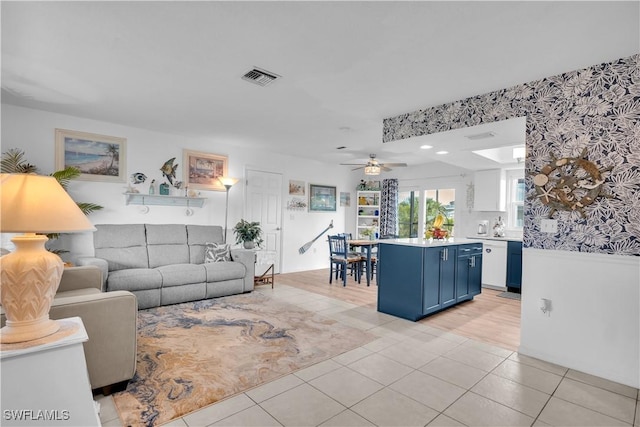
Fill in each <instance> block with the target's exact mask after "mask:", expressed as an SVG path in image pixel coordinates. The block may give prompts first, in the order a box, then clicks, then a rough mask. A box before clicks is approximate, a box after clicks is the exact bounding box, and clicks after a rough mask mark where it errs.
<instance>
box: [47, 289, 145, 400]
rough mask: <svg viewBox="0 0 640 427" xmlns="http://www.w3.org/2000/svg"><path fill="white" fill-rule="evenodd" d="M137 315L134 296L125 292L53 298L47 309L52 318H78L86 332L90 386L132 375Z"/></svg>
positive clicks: (85, 347) (116, 381) (96, 386)
mask: <svg viewBox="0 0 640 427" xmlns="http://www.w3.org/2000/svg"><path fill="white" fill-rule="evenodd" d="M137 314H138V304H137V301H136V297H135V295H134V294H132V293H131V292H128V291H114V292H101V293H98V292H95V293H89V294H86V295H77V294H72V295H70V296H61V297H57V298H55V299H54V302H53V305H52V307H51V310H50V311H49V316H50V317H51V318H52V319H65V318H68V317H75V316H79V317H80V318H81V319H82V323H83V324H84V327H85V329H86V330H87V335H89V340H88V341H86V342H85V343H84V344H83V346H84V353H85V357H86V359H87V369H88V371H89V381H90V383H91V388H92V389H96V388H100V387H104V386H108V385H111V384H116V383H119V382H121V381H127V380H130V379H131V378H133V375H134V374H135V371H136V350H137V347H136V346H137V341H136V340H137V335H136V333H137V331H136V329H137V328H136V320H137Z"/></svg>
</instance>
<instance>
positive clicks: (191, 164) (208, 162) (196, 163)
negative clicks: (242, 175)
mask: <svg viewBox="0 0 640 427" xmlns="http://www.w3.org/2000/svg"><path fill="white" fill-rule="evenodd" d="M183 154H184V163H183V165H184V169H183V170H184V182H185V185H186V186H188V187H189V189H200V190H213V191H225V188H224V185H222V183H221V182H220V180H218V178H219V177H223V176H227V173H228V157H227V156H221V155H219V154H211V153H202V152H199V151H191V150H184V153H183Z"/></svg>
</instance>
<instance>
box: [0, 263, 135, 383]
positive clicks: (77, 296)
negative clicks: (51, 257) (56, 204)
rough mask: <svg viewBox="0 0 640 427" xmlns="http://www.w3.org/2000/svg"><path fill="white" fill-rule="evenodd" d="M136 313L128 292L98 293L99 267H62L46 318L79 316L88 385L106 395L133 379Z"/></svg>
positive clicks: (100, 289) (2, 317) (132, 299)
mask: <svg viewBox="0 0 640 427" xmlns="http://www.w3.org/2000/svg"><path fill="white" fill-rule="evenodd" d="M137 312H138V307H137V302H136V297H135V295H133V294H132V293H131V292H128V291H115V292H102V271H101V270H100V269H99V268H97V267H93V266H86V267H71V268H65V270H64V273H63V274H62V280H61V282H60V287H59V288H58V292H57V293H56V296H55V298H54V300H53V304H52V305H51V310H50V311H49V317H51V318H52V319H63V318H67V317H74V316H78V317H80V318H81V319H82V322H83V323H84V327H85V329H86V330H87V334H88V335H89V341H87V342H85V343H84V353H85V357H86V359H87V368H88V370H89V381H90V383H91V388H93V389H97V388H103V391H104V392H105V393H106V394H108V393H109V392H110V389H111V386H112V385H116V384H119V383H123V382H124V384H126V382H127V381H128V380H130V379H131V378H133V375H134V374H135V371H136V332H137V331H136V319H137ZM0 314H1V316H0V323H1V325H2V326H4V324H5V321H6V319H5V315H4V311H2V312H1V313H0ZM120 385H122V384H120Z"/></svg>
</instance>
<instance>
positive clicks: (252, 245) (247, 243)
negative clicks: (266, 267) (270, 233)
mask: <svg viewBox="0 0 640 427" xmlns="http://www.w3.org/2000/svg"><path fill="white" fill-rule="evenodd" d="M243 246H244V248H245V249H253V248H255V247H256V243H255V242H254V241H251V240H245V241H244V242H243Z"/></svg>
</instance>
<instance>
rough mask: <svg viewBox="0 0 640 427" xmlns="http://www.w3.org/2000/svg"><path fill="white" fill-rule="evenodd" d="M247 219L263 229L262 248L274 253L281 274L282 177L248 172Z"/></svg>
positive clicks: (269, 173)
mask: <svg viewBox="0 0 640 427" xmlns="http://www.w3.org/2000/svg"><path fill="white" fill-rule="evenodd" d="M245 206H246V207H247V212H246V219H247V220H248V221H258V222H260V226H261V227H262V238H263V240H264V243H263V244H262V248H263V249H266V250H268V251H274V252H275V253H276V255H275V263H274V269H275V272H276V273H279V272H280V232H281V224H282V175H281V174H279V173H273V172H262V171H257V170H247V202H246V204H245Z"/></svg>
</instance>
